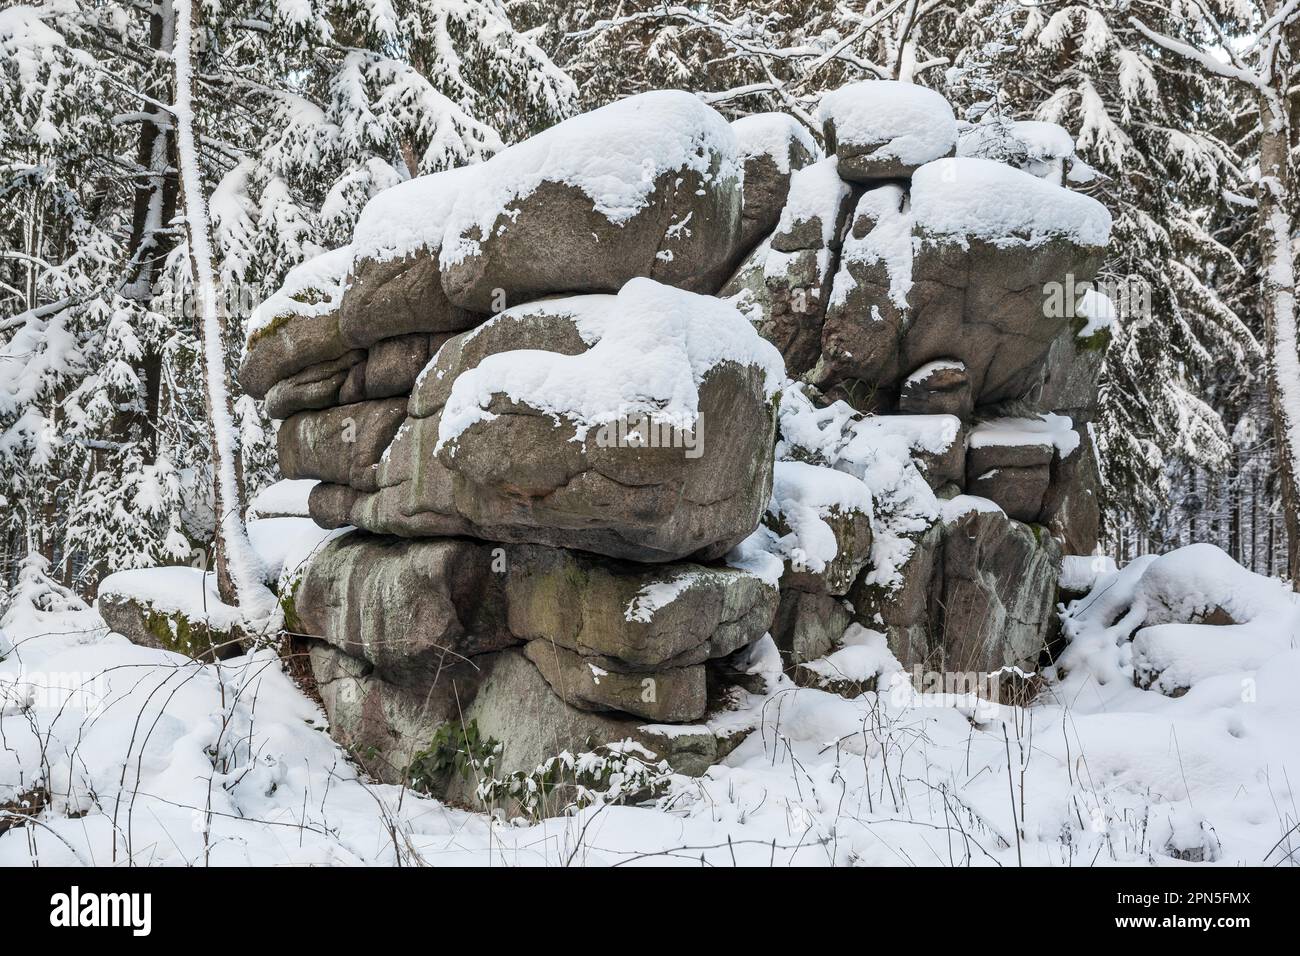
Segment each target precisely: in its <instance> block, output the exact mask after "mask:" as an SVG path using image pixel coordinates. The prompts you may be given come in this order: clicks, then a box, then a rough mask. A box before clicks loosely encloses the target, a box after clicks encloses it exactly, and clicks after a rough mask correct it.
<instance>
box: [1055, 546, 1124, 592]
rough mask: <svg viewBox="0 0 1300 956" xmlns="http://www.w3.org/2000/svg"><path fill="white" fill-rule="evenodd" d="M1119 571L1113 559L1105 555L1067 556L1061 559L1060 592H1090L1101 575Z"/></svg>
mask: <svg viewBox="0 0 1300 956" xmlns="http://www.w3.org/2000/svg"><path fill="white" fill-rule="evenodd" d="M1117 570H1119V569H1118V568H1117V567H1116V566H1115V559H1114V558H1112V557H1110V555H1106V554H1067V555H1065V557H1063V558H1061V576H1060V578H1059V579H1058V583H1059V584H1060V585H1061V590H1062V591H1074V592H1076V593H1077V592H1082V591H1089V590H1091V589H1092V588H1093V587H1094V586H1095V585H1096V584H1097V580H1098V579H1099V578H1100V577H1101V576H1102V575H1103V574H1114V573H1115V572H1116V571H1117Z"/></svg>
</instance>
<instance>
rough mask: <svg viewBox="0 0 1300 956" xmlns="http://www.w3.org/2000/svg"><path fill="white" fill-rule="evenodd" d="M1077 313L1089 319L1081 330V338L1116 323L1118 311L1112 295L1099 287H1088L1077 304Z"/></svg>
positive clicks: (1088, 336) (1085, 337) (1092, 334)
mask: <svg viewBox="0 0 1300 956" xmlns="http://www.w3.org/2000/svg"><path fill="white" fill-rule="evenodd" d="M1075 313H1076V314H1077V315H1078V316H1079V317H1080V318H1082V319H1086V320H1087V321H1086V322H1085V323H1084V325H1083V328H1081V329H1080V330H1079V336H1078V337H1079V338H1081V339H1088V338H1092V336H1094V335H1096V334H1097V333H1098V332H1101V331H1102V330H1103V329H1109V328H1110V327H1111V326H1113V325H1114V324H1115V321H1116V316H1117V313H1116V311H1115V303H1114V302H1112V301H1111V298H1110V296H1108V295H1107V294H1106V293H1104V292H1102V291H1100V290H1099V289H1086V290H1085V291H1084V293H1083V295H1082V296H1080V297H1079V302H1078V304H1077V305H1076V306H1075Z"/></svg>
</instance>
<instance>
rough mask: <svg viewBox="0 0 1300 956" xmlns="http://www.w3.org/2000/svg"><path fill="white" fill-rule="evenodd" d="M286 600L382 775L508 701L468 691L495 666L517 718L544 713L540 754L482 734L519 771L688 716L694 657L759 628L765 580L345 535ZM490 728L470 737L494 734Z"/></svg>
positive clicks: (343, 732)
mask: <svg viewBox="0 0 1300 956" xmlns="http://www.w3.org/2000/svg"><path fill="white" fill-rule="evenodd" d="M286 599H287V600H290V601H291V602H292V606H293V609H294V613H295V615H296V617H297V620H298V627H299V629H300V631H301V632H302V633H303V634H307V635H310V636H311V647H310V648H309V653H310V660H311V664H312V672H313V676H314V677H315V680H316V683H317V685H318V687H319V688H320V692H321V696H322V698H323V699H324V701H325V705H326V710H327V713H328V714H329V716H330V719H331V723H332V726H333V730H334V732H335V733H336V736H338V737H339V738H340V739H342V740H344V741H345V742H346V743H348V744H349V745H351V746H354V747H357V748H360V751H361V752H365V753H371V754H372V757H371V759H370V760H369V761H368V762H367V761H363V762H366V763H367V766H371V767H372V769H375V771H376V772H377V773H379V774H380V775H381V776H383V777H384V778H385V779H401V778H402V776H403V774H404V769H403V768H404V767H406V766H407V765H409V762H410V760H411V758H412V756H413V755H414V754H415V753H417V752H418V751H419V750H420V749H422V748H424V747H426V746H428V744H429V741H430V740H431V739H432V737H433V735H434V734H435V733H436V732H437V731H438V728H439V727H441V726H443V725H444V724H446V723H448V722H451V721H455V722H457V723H459V722H461V721H465V722H468V721H470V720H473V719H475V718H476V717H477V718H482V719H487V718H486V717H485V714H494V715H495V718H494V719H495V721H496V723H497V724H499V723H500V722H501V721H504V720H506V717H507V715H506V712H507V711H509V710H510V709H511V708H515V709H516V710H517V708H518V707H520V706H522V702H521V701H519V700H517V699H514V698H511V697H510V696H506V697H502V698H494V697H493V694H495V693H496V691H489V692H488V699H486V700H485V699H483V696H482V695H483V693H484V688H490V687H498V686H499V685H500V684H501V677H502V675H501V674H500V673H499V672H498V670H497V668H499V667H506V668H509V669H511V670H510V671H509V673H510V674H511V675H512V676H511V677H510V679H509V680H508V681H506V686H507V687H510V688H512V690H511V693H516V692H522V688H523V687H527V688H529V689H528V690H527V695H528V696H529V697H530V699H533V700H534V703H535V704H536V706H535V708H534V710H533V711H531V712H529V713H527V714H524V713H520V714H518V715H517V716H518V718H525V717H528V718H535V719H544V720H545V724H544V725H543V727H542V728H541V729H542V730H544V731H545V734H546V740H545V744H546V746H547V747H549V748H551V749H549V750H542V751H536V750H534V749H531V748H528V747H523V746H522V745H521V743H520V741H519V740H518V739H516V735H515V734H513V733H512V734H511V735H509V736H499V737H498V739H499V740H501V741H503V742H504V743H506V744H507V745H508V747H515V748H519V749H518V751H517V753H516V754H515V756H516V757H518V758H519V759H520V760H523V761H524V762H525V763H527V762H528V761H532V762H531V763H528V767H527V769H532V767H533V766H535V765H536V764H537V763H540V762H541V761H542V760H544V759H545V758H546V757H548V756H554V755H555V754H556V753H559V752H561V751H563V750H568V751H570V752H577V751H579V750H582V749H584V748H585V747H586V746H587V744H588V742H589V738H594V743H596V744H603V743H606V742H609V741H616V740H621V739H623V738H624V737H628V736H630V737H632V738H633V739H636V740H638V741H641V742H643V743H645V742H647V741H650V740H651V739H652V737H653V734H651V733H650V732H648V731H647V732H643V731H642V730H641V729H640V724H639V722H638V721H637V718H640V719H646V720H652V721H656V722H658V721H673V722H682V721H690V720H695V719H698V718H700V717H702V716H703V715H704V712H705V710H706V707H707V706H708V704H709V683H708V680H707V677H706V664H708V663H709V662H711V661H718V660H721V659H722V658H724V657H726V656H728V655H730V654H733V653H734V652H736V651H738V650H740V649H741V648H744V647H747V646H749V645H750V644H752V643H753V642H754V641H756V640H758V639H759V638H760V637H761V636H762V635H763V633H764V631H765V630H766V629H767V627H768V623H769V622H770V620H771V618H772V614H773V611H774V609H775V605H776V589H775V588H774V587H772V586H771V585H769V584H766V583H764V582H763V581H762V580H760V579H759V578H757V577H755V576H754V575H752V574H750V573H748V572H745V571H742V570H739V569H733V568H725V567H704V566H701V565H694V564H682V565H659V566H653V567H652V566H643V565H635V564H627V563H623V562H618V561H609V560H607V559H597V558H595V557H593V556H590V555H583V554H580V553H577V552H571V551H565V550H561V549H552V548H544V547H538V546H534V545H519V546H507V547H501V546H496V545H493V544H491V543H488V542H480V541H473V540H470V539H465V538H455V539H451V538H448V539H432V540H418V541H416V540H402V539H397V538H392V537H388V536H382V535H372V534H368V533H364V532H353V533H351V534H347V535H343V536H341V537H339V538H335V539H333V540H331V541H329V542H328V543H326V544H325V545H323V546H322V548H321V549H320V551H319V552H318V553H317V554H316V555H315V556H314V557H313V559H312V561H311V562H310V563H309V564H308V566H307V568H306V570H305V571H304V574H303V577H302V580H301V582H300V583H299V585H298V586H297V588H296V589H295V591H294V593H293V594H292V595H290V596H288V597H287V598H286ZM521 652H522V653H521ZM521 670H522V671H525V672H526V673H522V674H521V673H520V671H521ZM494 675H496V676H494ZM538 688H545V689H546V695H545V696H544V697H543V696H541V695H540V694H539V693H538ZM504 692H505V691H504V689H503V690H502V693H504ZM583 711H599V712H602V713H603V714H606V716H602V717H600V718H599V719H597V718H595V717H593V718H590V719H589V718H586V717H582V716H580V714H581V712H583ZM494 726H495V725H494V724H493V725H489V726H481V727H480V730H481V731H482V732H484V733H485V734H496V733H497V731H496V730H494V729H493V727H494ZM606 733H609V734H614V736H609V737H602V736H600V735H602V734H606ZM525 736H526V738H527V739H531V732H530V733H529V734H527V735H525ZM686 736H688V737H689V736H691V735H690V734H687V735H686ZM706 736H707V735H706ZM682 743H683V744H685V743H686V742H685V741H683V742H682ZM698 743H699V742H698V741H697V742H696V744H693V745H691V746H690V747H687V748H686V750H685V751H683V752H686V753H693V752H695V750H697V749H698V746H697V744H698ZM647 745H648V744H647ZM538 746H541V744H540V743H538ZM655 746H656V747H657V748H659V749H662V750H663V751H664V753H665V754H667V753H670V752H676V751H677V750H680V749H681V748H679V747H678V745H677V744H665V743H663V742H660V743H658V744H656V745H655ZM710 755H712V752H711V753H710ZM688 762H689V761H688ZM703 766H704V765H700V766H698V767H697V768H696V770H695V772H699V770H701V769H703Z"/></svg>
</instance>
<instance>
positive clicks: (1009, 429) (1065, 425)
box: [966, 412, 1079, 458]
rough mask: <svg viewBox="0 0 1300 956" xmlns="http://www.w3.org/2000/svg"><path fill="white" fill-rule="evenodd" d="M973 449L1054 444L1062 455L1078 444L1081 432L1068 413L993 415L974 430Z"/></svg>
mask: <svg viewBox="0 0 1300 956" xmlns="http://www.w3.org/2000/svg"><path fill="white" fill-rule="evenodd" d="M966 443H967V445H968V446H969V447H971V448H984V447H986V446H989V445H1051V446H1052V447H1053V448H1055V449H1056V450H1057V452H1058V453H1059V454H1060V456H1061V457H1062V458H1065V457H1067V456H1069V455H1070V454H1071V453H1072V452H1073V451H1074V450H1075V449H1076V448H1078V447H1079V433H1078V432H1076V431H1075V430H1074V423H1073V422H1072V421H1070V419H1069V417H1068V416H1066V415H1057V414H1055V413H1053V412H1047V413H1045V414H1042V415H1039V416H1038V417H1037V418H993V419H989V420H988V421H986V422H980V423H979V424H978V425H976V426H975V427H974V428H972V429H971V432H970V435H969V437H968V438H967V440H966Z"/></svg>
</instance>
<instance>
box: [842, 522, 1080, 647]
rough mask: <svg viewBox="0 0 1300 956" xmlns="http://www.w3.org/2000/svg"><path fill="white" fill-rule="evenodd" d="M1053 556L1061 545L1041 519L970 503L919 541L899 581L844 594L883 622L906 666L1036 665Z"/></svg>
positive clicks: (869, 620) (862, 612)
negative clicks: (1029, 521) (1024, 519)
mask: <svg viewBox="0 0 1300 956" xmlns="http://www.w3.org/2000/svg"><path fill="white" fill-rule="evenodd" d="M1060 564H1061V548H1060V544H1059V543H1058V542H1057V541H1056V539H1054V538H1052V537H1051V535H1049V534H1046V533H1045V532H1044V530H1043V529H1042V528H1038V527H1031V526H1029V525H1026V524H1023V523H1021V522H1018V521H1013V520H1009V519H1008V518H1007V517H1006V516H1005V515H1003V514H1000V513H999V512H996V511H990V510H977V509H972V510H970V511H966V512H965V513H962V514H958V515H955V516H952V517H951V519H950V520H947V521H945V522H943V523H942V524H938V525H935V526H934V527H932V528H931V529H930V530H929V531H928V532H926V534H925V535H923V536H922V537H921V538H920V539H919V540H918V542H917V546H916V549H915V551H914V552H913V554H912V557H911V559H910V560H909V561H908V563H907V565H906V566H905V568H904V574H903V585H902V587H901V588H900V589H899V590H897V591H894V592H883V590H882V589H880V588H878V587H872V586H866V585H865V584H860V585H859V586H858V587H857V588H855V590H854V593H853V594H852V595H851V599H852V600H853V602H854V606H855V608H856V609H857V619H858V620H859V621H861V622H862V623H863V624H864V625H865V626H868V627H872V626H880V625H881V624H883V625H884V626H885V629H886V631H887V632H888V634H889V638H890V645H891V649H892V650H894V653H895V655H896V656H897V657H898V659H899V661H900V662H901V663H902V664H903V666H904V668H906V669H911V668H912V667H914V666H917V665H919V666H920V667H921V668H922V669H923V670H937V671H943V670H947V671H980V672H985V673H991V672H993V671H996V670H998V669H999V668H1001V667H1003V666H1017V667H1021V668H1022V669H1025V670H1034V669H1035V666H1036V664H1037V661H1038V657H1039V653H1040V652H1041V651H1042V649H1043V647H1044V646H1045V645H1046V642H1047V640H1048V637H1049V629H1050V625H1051V621H1052V608H1053V607H1054V606H1055V600H1056V582H1057V580H1058V578H1059V576H1060ZM877 615H878V616H879V618H878V619H877Z"/></svg>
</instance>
